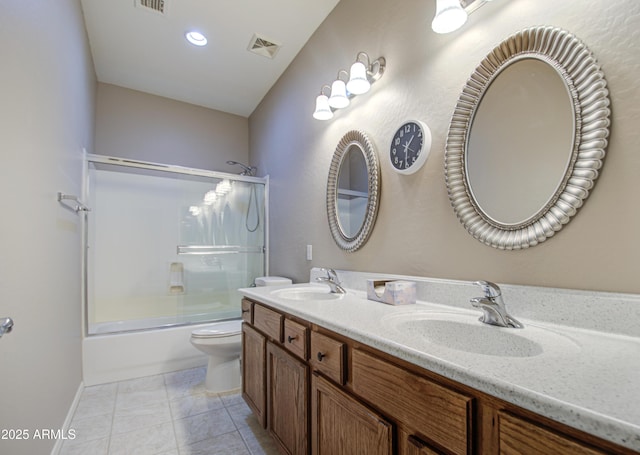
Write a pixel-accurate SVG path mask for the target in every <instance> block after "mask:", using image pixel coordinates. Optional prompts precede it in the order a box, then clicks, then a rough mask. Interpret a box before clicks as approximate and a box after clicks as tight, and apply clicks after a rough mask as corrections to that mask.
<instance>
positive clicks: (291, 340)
mask: <svg viewBox="0 0 640 455" xmlns="http://www.w3.org/2000/svg"><path fill="white" fill-rule="evenodd" d="M297 339H298V335H296V336H294V337H292V336H291V335H289V336H288V337H287V341H288V342H289V343H293V340H297Z"/></svg>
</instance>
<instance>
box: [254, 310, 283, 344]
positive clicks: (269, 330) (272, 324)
mask: <svg viewBox="0 0 640 455" xmlns="http://www.w3.org/2000/svg"><path fill="white" fill-rule="evenodd" d="M283 319H284V316H282V315H281V314H280V313H277V312H275V311H273V310H270V309H269V308H265V307H263V306H262V305H258V304H254V305H253V325H254V326H255V328H256V329H258V330H260V331H261V332H262V333H264V334H265V335H267V336H268V337H271V338H273V339H274V340H276V341H278V342H280V343H282V321H283Z"/></svg>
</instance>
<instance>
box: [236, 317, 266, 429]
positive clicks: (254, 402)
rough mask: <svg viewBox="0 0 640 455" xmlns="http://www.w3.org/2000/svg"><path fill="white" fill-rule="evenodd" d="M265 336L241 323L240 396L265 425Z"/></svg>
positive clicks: (261, 423)
mask: <svg viewBox="0 0 640 455" xmlns="http://www.w3.org/2000/svg"><path fill="white" fill-rule="evenodd" d="M265 350H266V338H265V337H264V336H262V335H261V334H260V333H258V332H257V331H255V330H254V329H253V328H252V327H251V326H249V325H247V324H246V323H244V324H242V397H243V398H244V401H246V402H247V404H248V405H249V407H250V408H251V409H252V410H253V413H254V414H255V415H256V417H257V418H258V421H259V422H260V425H262V426H263V427H265V425H266V413H265V411H266V408H265V399H266V396H265V393H266V388H265V385H266V375H265V373H266V369H265Z"/></svg>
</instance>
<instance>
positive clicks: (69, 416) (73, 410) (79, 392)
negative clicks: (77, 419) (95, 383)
mask: <svg viewBox="0 0 640 455" xmlns="http://www.w3.org/2000/svg"><path fill="white" fill-rule="evenodd" d="M83 391H84V383H83V382H82V381H80V385H78V390H76V395H75V396H74V397H73V401H72V402H71V406H70V407H69V411H68V412H67V417H66V418H65V419H64V423H63V424H62V428H61V429H62V434H68V433H69V429H70V428H71V421H72V420H73V416H74V415H75V413H76V409H77V408H78V403H80V397H81V396H82V392H83ZM64 441H65V440H64V439H56V443H55V444H54V445H53V449H51V455H58V454H59V453H60V450H62V444H63V443H64Z"/></svg>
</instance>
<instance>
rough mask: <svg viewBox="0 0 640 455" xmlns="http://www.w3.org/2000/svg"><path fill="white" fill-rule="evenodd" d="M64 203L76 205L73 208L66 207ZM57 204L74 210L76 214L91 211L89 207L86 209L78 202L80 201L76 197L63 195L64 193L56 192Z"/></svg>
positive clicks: (70, 206) (71, 206)
mask: <svg viewBox="0 0 640 455" xmlns="http://www.w3.org/2000/svg"><path fill="white" fill-rule="evenodd" d="M64 201H73V202H75V203H76V205H75V206H73V205H68V204H66V203H65V202H64ZM58 202H60V203H62V204H63V205H64V206H65V207H68V208H70V209H72V210H74V211H75V212H76V213H77V212H89V211H91V209H90V208H89V207H87V206H86V205H84V204H83V203H82V202H80V200H79V199H78V196H73V195H71V194H64V193H61V192H58Z"/></svg>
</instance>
